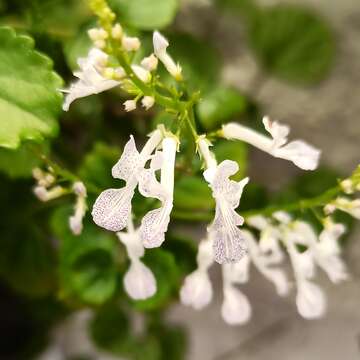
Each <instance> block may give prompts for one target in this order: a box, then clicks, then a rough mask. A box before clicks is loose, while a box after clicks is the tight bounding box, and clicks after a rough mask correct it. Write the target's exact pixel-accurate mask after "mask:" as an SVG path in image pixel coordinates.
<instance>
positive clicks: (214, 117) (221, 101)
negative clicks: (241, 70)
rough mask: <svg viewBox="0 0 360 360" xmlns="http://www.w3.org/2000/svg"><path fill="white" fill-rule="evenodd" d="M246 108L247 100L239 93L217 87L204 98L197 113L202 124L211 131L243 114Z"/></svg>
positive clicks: (234, 90)
mask: <svg viewBox="0 0 360 360" xmlns="http://www.w3.org/2000/svg"><path fill="white" fill-rule="evenodd" d="M246 108H247V101H246V98H245V96H244V95H242V94H241V93H240V92H239V91H237V90H236V89H233V88H226V87H217V88H216V89H214V90H213V91H211V92H210V93H208V94H205V95H204V96H203V98H202V100H201V102H200V103H199V105H198V107H197V111H198V115H199V120H200V123H201V124H202V126H203V127H204V128H205V129H206V130H208V131H209V130H214V129H216V128H218V127H219V126H221V124H223V123H225V122H227V121H229V120H232V119H234V117H235V116H239V115H241V114H243V113H244V112H245V110H246Z"/></svg>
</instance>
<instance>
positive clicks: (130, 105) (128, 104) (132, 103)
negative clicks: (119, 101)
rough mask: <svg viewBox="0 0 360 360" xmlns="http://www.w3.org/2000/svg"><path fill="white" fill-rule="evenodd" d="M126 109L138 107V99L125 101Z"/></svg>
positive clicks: (130, 109) (131, 109)
mask: <svg viewBox="0 0 360 360" xmlns="http://www.w3.org/2000/svg"><path fill="white" fill-rule="evenodd" d="M124 106H125V111H127V112H129V111H133V110H135V109H136V101H135V100H126V101H125V102H124Z"/></svg>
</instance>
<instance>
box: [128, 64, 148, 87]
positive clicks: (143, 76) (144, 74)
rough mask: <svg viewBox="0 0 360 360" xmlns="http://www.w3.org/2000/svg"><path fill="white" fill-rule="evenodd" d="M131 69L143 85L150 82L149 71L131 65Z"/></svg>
mask: <svg viewBox="0 0 360 360" xmlns="http://www.w3.org/2000/svg"><path fill="white" fill-rule="evenodd" d="M131 68H132V69H133V71H134V73H135V75H136V76H137V77H138V78H139V79H140V80H141V81H142V82H144V83H145V84H147V83H148V82H150V80H151V74H150V72H149V71H147V70H145V69H144V68H143V67H141V66H139V65H132V66H131Z"/></svg>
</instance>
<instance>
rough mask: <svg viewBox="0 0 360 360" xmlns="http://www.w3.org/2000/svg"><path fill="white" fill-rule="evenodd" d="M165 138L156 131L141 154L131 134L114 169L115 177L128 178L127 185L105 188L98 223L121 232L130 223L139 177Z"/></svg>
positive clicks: (95, 210) (98, 203)
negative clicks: (132, 201) (118, 187)
mask: <svg viewBox="0 0 360 360" xmlns="http://www.w3.org/2000/svg"><path fill="white" fill-rule="evenodd" d="M161 139H162V134H161V131H160V130H155V131H154V132H153V133H152V134H151V136H150V139H149V140H148V141H147V143H146V144H145V146H144V147H143V149H142V151H141V153H139V152H138V151H137V149H136V145H135V141H134V138H133V137H132V136H131V137H130V140H129V141H128V143H127V144H126V145H125V148H124V152H123V153H122V155H121V157H120V160H119V161H118V162H117V163H116V164H115V165H114V167H113V168H112V176H113V177H114V178H116V179H122V180H124V181H125V182H126V185H125V186H124V187H123V188H121V189H108V190H105V191H103V192H102V193H101V194H100V195H99V197H98V198H97V199H96V202H95V204H94V207H93V210H92V216H93V219H94V222H95V223H96V224H97V225H99V226H101V227H103V228H105V229H107V230H111V231H120V230H122V229H123V228H124V227H125V226H126V225H127V223H128V221H129V217H130V214H131V199H132V197H133V195H134V191H135V188H136V186H137V185H138V176H139V175H140V173H141V172H142V171H143V170H144V166H145V164H146V162H147V161H148V160H149V158H150V156H151V154H152V153H153V151H154V150H155V149H156V147H157V146H158V145H159V143H160V141H161Z"/></svg>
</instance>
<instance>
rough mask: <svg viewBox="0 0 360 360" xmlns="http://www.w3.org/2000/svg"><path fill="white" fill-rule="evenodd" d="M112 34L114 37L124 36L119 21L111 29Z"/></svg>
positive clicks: (118, 38)
mask: <svg viewBox="0 0 360 360" xmlns="http://www.w3.org/2000/svg"><path fill="white" fill-rule="evenodd" d="M111 35H112V37H113V38H114V39H117V40H120V39H121V38H122V36H123V29H122V27H121V25H120V24H119V23H117V24H115V25H114V27H113V28H112V30H111Z"/></svg>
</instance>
